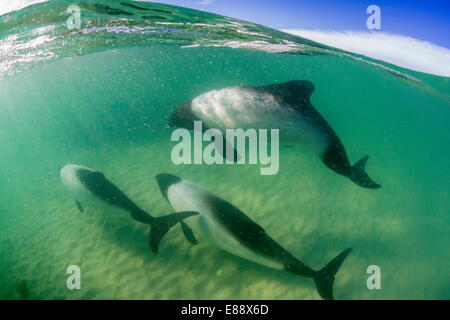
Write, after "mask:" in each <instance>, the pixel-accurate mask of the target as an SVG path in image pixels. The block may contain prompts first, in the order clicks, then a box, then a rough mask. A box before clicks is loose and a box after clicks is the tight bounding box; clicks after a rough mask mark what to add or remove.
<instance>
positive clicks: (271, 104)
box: [168, 80, 381, 189]
mask: <svg viewBox="0 0 450 320" xmlns="http://www.w3.org/2000/svg"><path fill="white" fill-rule="evenodd" d="M314 89H315V87H314V84H313V83H312V82H310V81H306V80H292V81H288V82H284V83H279V84H271V85H266V86H235V87H228V88H224V89H219V90H212V91H208V92H206V93H203V94H201V95H199V96H196V97H194V98H192V99H190V100H188V101H186V102H184V103H182V104H181V105H179V106H178V107H177V108H175V110H174V111H173V112H172V113H171V116H170V119H169V121H168V125H169V126H170V127H179V128H185V129H188V130H193V128H194V126H193V123H194V121H202V125H203V130H204V131H206V130H207V129H208V128H216V129H219V130H222V131H224V130H226V129H237V128H241V129H244V130H246V129H249V128H254V129H279V130H280V131H279V132H280V138H281V139H282V141H283V144H285V145H290V146H308V147H309V148H310V149H312V150H313V151H314V153H315V154H316V155H317V156H318V157H319V158H320V159H321V160H322V162H323V163H324V164H325V165H326V166H327V167H328V168H330V169H331V170H333V171H334V172H336V173H338V174H340V175H343V176H345V177H348V178H350V179H351V180H352V181H353V182H354V183H356V184H357V185H359V186H361V187H364V188H371V189H376V188H380V187H381V186H380V185H379V184H378V183H376V182H374V181H372V180H371V179H370V177H369V176H368V174H367V173H366V172H365V169H364V168H365V165H366V162H367V159H368V158H369V156H365V157H363V158H362V159H361V160H359V161H357V162H356V163H355V164H354V165H353V166H352V165H351V164H350V161H349V159H348V156H347V153H346V151H345V148H344V145H343V144H342V142H341V140H340V139H339V137H338V135H337V134H336V132H335V131H334V130H333V128H332V127H331V126H330V125H329V124H328V122H327V121H326V120H325V119H324V118H323V117H322V116H321V115H320V113H319V112H318V111H317V110H316V108H314V106H313V105H312V104H311V102H310V100H309V98H310V96H311V94H312V93H313V92H314ZM226 144H227V141H226V140H225V141H222V145H223V146H225V145H226ZM222 154H225V152H222ZM237 156H239V155H238V154H237V153H236V150H234V159H236V157H237Z"/></svg>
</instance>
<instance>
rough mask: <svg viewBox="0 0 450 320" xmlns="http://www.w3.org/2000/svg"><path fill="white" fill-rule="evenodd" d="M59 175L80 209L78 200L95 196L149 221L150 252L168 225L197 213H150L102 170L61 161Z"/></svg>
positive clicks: (81, 207)
mask: <svg viewBox="0 0 450 320" xmlns="http://www.w3.org/2000/svg"><path fill="white" fill-rule="evenodd" d="M60 178H61V181H62V183H63V184H64V185H65V186H66V188H67V189H68V190H69V191H70V192H71V193H72V195H73V196H74V197H75V203H76V205H77V207H78V209H79V210H80V211H81V212H83V211H84V208H83V206H82V204H81V203H82V202H83V201H86V202H87V201H89V202H90V201H92V200H98V201H100V202H102V203H106V204H108V205H110V206H113V207H116V208H120V209H123V210H125V211H127V212H128V213H130V214H131V217H132V218H133V219H134V220H136V221H138V222H142V223H145V224H148V225H150V232H149V246H150V248H151V249H152V251H153V253H158V249H159V244H160V242H161V239H162V238H163V237H164V235H165V234H166V233H167V232H168V231H169V229H170V228H171V227H173V226H174V225H175V224H177V223H178V222H182V220H183V219H185V218H187V217H190V216H193V215H196V214H198V213H197V212H192V211H184V212H176V213H172V214H169V215H166V216H162V217H152V216H151V215H149V214H148V213H146V212H145V211H144V210H142V209H141V208H139V206H138V205H137V204H135V203H134V202H133V201H131V200H130V199H129V198H128V197H127V196H126V195H125V193H123V192H122V191H121V190H120V189H119V188H118V187H116V186H115V185H114V184H113V183H112V182H111V181H109V180H108V179H106V178H105V176H104V175H103V173H101V172H98V171H94V170H92V169H89V168H87V167H83V166H80V165H75V164H68V165H65V166H64V167H63V168H62V169H61V170H60Z"/></svg>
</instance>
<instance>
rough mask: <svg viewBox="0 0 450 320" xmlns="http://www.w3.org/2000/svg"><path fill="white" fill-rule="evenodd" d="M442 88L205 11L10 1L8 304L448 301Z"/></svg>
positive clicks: (5, 33) (2, 192)
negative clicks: (239, 140) (13, 4)
mask: <svg viewBox="0 0 450 320" xmlns="http://www.w3.org/2000/svg"><path fill="white" fill-rule="evenodd" d="M77 23H78V25H77ZM449 93H450V80H449V78H448V77H440V76H434V75H430V74H425V73H420V72H416V71H411V70H407V69H403V68H400V67H397V66H395V65H391V64H388V63H385V62H382V61H378V60H374V59H370V58H367V57H365V56H362V55H357V54H353V53H350V52H346V51H343V50H339V49H335V48H333V47H328V46H325V45H322V44H319V43H316V42H313V41H310V40H307V39H304V38H301V37H297V36H294V35H291V34H287V33H283V32H281V31H278V30H273V29H270V28H266V27H264V26H261V25H256V24H253V23H250V22H245V21H241V20H236V19H233V18H229V17H224V16H219V15H216V14H211V13H208V12H206V11H196V10H193V9H187V8H181V7H176V6H171V5H163V4H158V3H149V2H137V1H102V0H94V1H90V0H82V1H78V2H77V3H76V5H75V6H74V5H73V2H72V1H68V0H56V1H49V2H43V3H38V4H34V5H31V6H28V7H25V8H23V9H21V10H17V11H12V12H9V13H6V14H3V15H1V16H0V154H1V157H0V299H2V300H5V299H7V300H9V299H14V300H15V299H19V300H22V299H38V300H41V299H45V300H47V299H48V300H52V299H68V300H72V299H83V300H84V299H152V300H153V299H288V300H297V299H349V300H358V299H448V298H450V278H449V267H450V265H449V261H450V250H449V243H450V236H449V234H450V233H449V231H450V230H449V226H450V224H449V222H450V215H449V213H450V169H449V168H450V167H449V163H450V161H449V160H450V143H449V142H450V126H449V123H450V96H449ZM239 128H241V129H243V130H252V129H255V131H254V132H256V133H258V137H259V140H256V139H253V140H252V136H251V134H249V135H248V136H247V137H246V138H247V139H246V140H243V141H250V142H251V141H253V142H255V141H259V143H258V146H259V149H258V152H253V151H252V150H251V149H252V145H251V143H250V144H249V145H244V146H241V147H240V148H238V147H236V148H235V149H234V150H233V146H231V148H228V146H229V145H230V142H231V141H230V139H229V137H228V136H220V134H219V133H225V132H227V133H228V132H231V131H227V130H230V129H239ZM210 129H211V130H210ZM266 129H267V131H264V130H266ZM261 130H263V131H261ZM208 132H209V134H210V135H211V136H208ZM262 137H263V138H264V137H266V138H267V139H266V140H267V141H264V139H262ZM182 138H183V141H181V140H182ZM222 138H223V139H222ZM253 138H254V137H253ZM186 139H188V140H186ZM202 139H203V140H202ZM231 140H233V139H231ZM182 142H186V144H185V145H181V144H182ZM199 144H200V145H199ZM183 146H185V147H186V148H182V147H183ZM188 146H191V147H192V148H188ZM228 151H229V152H228ZM264 151H265V152H264ZM252 155H253V158H252ZM367 156H369V157H367ZM211 158H212V159H211ZM185 160H186V161H185ZM190 160H192V161H190ZM212 160H214V161H212ZM212 162H214V163H212ZM264 169H266V170H265V171H264ZM371 270H372V271H371ZM372 272H376V273H378V274H379V276H380V277H381V288H379V290H370V289H369V287H370V283H369V282H370V281H371V280H370V276H371V274H372ZM76 274H78V276H79V278H77V279H75V280H76V281H73V280H74V278H73V275H76ZM375 282H376V281H375ZM71 285H72V287H71ZM378 285H380V283H378ZM73 286H75V288H74V287H73ZM77 286H78V287H77Z"/></svg>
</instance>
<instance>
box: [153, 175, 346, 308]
mask: <svg viewBox="0 0 450 320" xmlns="http://www.w3.org/2000/svg"><path fill="white" fill-rule="evenodd" d="M156 181H157V182H158V185H159V188H160V190H161V193H162V194H163V196H164V198H165V199H166V200H167V201H168V202H169V204H170V205H171V206H172V208H174V209H175V210H188V211H195V212H198V213H199V214H198V215H196V216H192V217H189V218H187V219H186V220H185V223H186V224H187V225H189V227H190V228H192V229H191V230H193V234H192V236H194V234H200V235H201V236H202V238H204V239H205V240H206V241H208V242H209V243H211V244H213V245H215V246H217V247H219V248H221V249H222V250H225V251H227V252H229V253H231V254H234V255H236V256H239V257H241V258H244V259H247V260H250V261H253V262H256V263H258V264H261V265H264V266H266V267H269V268H273V269H278V270H284V271H287V272H290V273H293V274H297V275H301V276H304V277H310V278H313V280H314V282H315V284H316V288H317V291H318V293H319V295H320V296H321V297H322V298H323V299H333V283H334V276H335V275H336V273H337V272H338V270H339V268H340V266H341V265H342V263H343V262H344V260H345V258H346V257H347V255H348V254H349V253H350V251H351V248H348V249H346V250H344V251H342V252H341V253H340V254H339V255H337V256H336V257H335V258H334V259H333V260H331V261H330V262H329V263H328V264H327V265H326V266H325V267H324V268H323V269H321V270H318V271H316V270H313V269H311V268H310V267H308V266H307V265H305V264H304V263H303V262H301V261H300V260H298V259H297V258H295V257H294V256H293V255H291V254H290V253H289V252H288V251H286V250H285V249H283V247H281V246H280V245H279V244H278V243H277V242H275V241H274V240H273V239H272V238H271V237H270V236H269V235H268V234H267V233H266V231H265V230H264V229H263V228H262V227H261V226H260V225H258V224H257V223H256V222H254V221H253V220H251V219H250V218H249V217H248V216H246V215H245V214H244V213H243V212H242V211H241V210H239V209H238V208H236V207H235V206H233V205H232V204H231V203H229V202H227V201H225V200H223V199H221V198H219V197H218V196H216V195H214V194H212V193H210V192H208V191H206V190H204V189H203V188H201V187H200V186H198V185H196V184H194V183H192V182H190V181H187V180H184V179H182V178H179V177H177V176H174V175H172V174H167V173H162V174H159V175H157V176H156Z"/></svg>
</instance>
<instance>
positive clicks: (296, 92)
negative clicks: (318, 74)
mask: <svg viewBox="0 0 450 320" xmlns="http://www.w3.org/2000/svg"><path fill="white" fill-rule="evenodd" d="M263 88H264V90H265V91H268V92H270V93H271V94H273V95H274V96H276V97H277V98H278V99H280V100H281V101H284V102H285V103H286V104H287V105H289V106H290V107H293V108H301V107H303V106H306V105H309V104H310V102H309V97H310V96H311V94H312V93H313V92H314V90H315V86H314V84H313V83H312V82H311V81H308V80H291V81H287V82H283V83H278V84H272V85H268V86H264V87H263Z"/></svg>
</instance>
